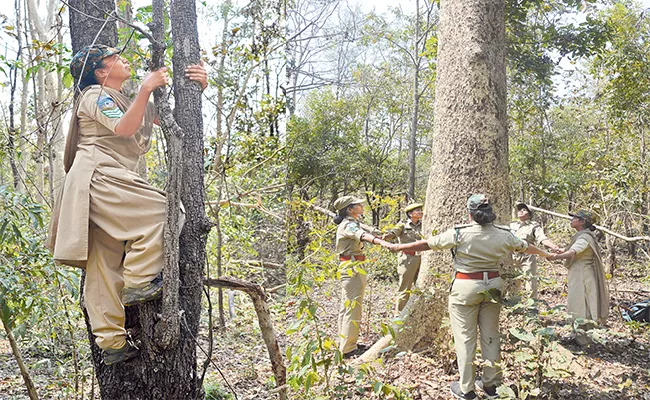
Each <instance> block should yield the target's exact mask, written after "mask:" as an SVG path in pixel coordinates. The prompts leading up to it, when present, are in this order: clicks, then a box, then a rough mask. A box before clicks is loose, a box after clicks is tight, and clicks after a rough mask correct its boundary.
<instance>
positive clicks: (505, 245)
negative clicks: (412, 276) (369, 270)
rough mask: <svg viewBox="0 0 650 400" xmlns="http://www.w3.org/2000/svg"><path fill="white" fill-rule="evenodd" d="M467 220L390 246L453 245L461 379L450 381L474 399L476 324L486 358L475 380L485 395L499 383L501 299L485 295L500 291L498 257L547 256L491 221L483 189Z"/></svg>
mask: <svg viewBox="0 0 650 400" xmlns="http://www.w3.org/2000/svg"><path fill="white" fill-rule="evenodd" d="M467 209H468V211H469V215H470V219H471V221H472V222H471V223H470V224H468V225H457V226H456V227H454V228H452V229H449V230H447V231H446V232H444V233H441V234H440V235H436V236H433V237H431V238H429V239H428V240H420V241H417V242H414V243H409V244H393V245H389V246H388V248H389V249H390V250H392V251H426V250H449V249H451V250H453V253H454V271H453V275H452V276H453V279H452V286H451V293H450V295H449V319H450V323H451V329H452V333H453V336H454V345H455V348H456V356H457V360H458V372H459V374H460V382H453V383H452V384H451V392H452V394H453V395H454V397H455V398H458V399H476V398H477V395H476V392H475V391H474V385H475V368H474V357H475V355H476V340H477V333H478V332H477V328H479V329H480V330H481V355H482V357H483V359H485V360H487V361H489V362H490V366H487V365H486V366H485V367H483V379H482V381H478V382H476V383H477V384H478V386H479V388H481V389H482V390H483V391H484V392H485V393H486V394H487V395H488V396H490V397H491V396H496V388H497V386H499V385H500V384H501V369H500V368H499V366H498V363H499V362H500V361H501V355H500V336H499V313H500V311H501V305H500V304H498V303H495V302H493V301H491V299H489V298H487V297H486V296H485V294H484V293H485V292H486V291H489V290H492V289H494V290H497V291H499V292H500V291H501V288H502V284H503V282H502V280H501V277H500V276H499V261H500V260H501V258H502V257H503V256H504V255H506V254H507V253H508V252H512V251H515V252H525V253H529V254H539V255H542V256H544V257H548V256H550V254H548V253H546V252H545V251H543V250H540V249H538V248H537V247H535V246H534V245H532V244H531V245H529V244H528V243H527V242H526V241H524V240H521V239H519V238H517V237H516V236H515V235H513V234H512V232H511V231H510V229H509V228H508V227H505V226H498V225H494V224H493V223H492V222H493V221H494V220H495V219H496V215H495V214H494V213H493V212H492V207H491V206H490V204H489V202H488V199H487V197H486V196H485V195H482V194H475V195H473V196H471V197H470V198H469V199H468V201H467Z"/></svg>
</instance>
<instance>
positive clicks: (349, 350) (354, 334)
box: [334, 196, 389, 357]
mask: <svg viewBox="0 0 650 400" xmlns="http://www.w3.org/2000/svg"><path fill="white" fill-rule="evenodd" d="M334 208H335V209H336V211H337V212H338V215H337V216H336V218H334V223H336V224H338V229H337V230H336V252H337V253H338V254H339V260H340V262H341V264H340V268H339V273H340V276H341V278H340V279H341V308H340V310H339V337H340V341H339V350H340V351H341V353H343V355H344V357H350V356H352V355H354V354H356V353H357V352H358V351H359V350H364V349H365V346H360V345H357V340H358V339H359V326H360V324H361V314H362V304H363V296H364V293H365V289H366V283H367V279H366V273H365V271H363V270H361V269H360V268H357V267H360V263H362V262H363V261H365V259H366V256H364V255H363V242H370V243H372V244H379V245H382V246H386V245H388V244H389V243H388V242H386V241H384V240H382V239H380V238H378V237H375V236H373V235H372V234H370V233H368V232H365V231H364V230H363V229H362V228H361V222H360V217H361V215H362V214H363V199H358V198H355V197H354V196H343V197H340V198H338V199H336V201H335V202H334Z"/></svg>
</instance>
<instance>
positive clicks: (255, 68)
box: [0, 0, 650, 398]
mask: <svg viewBox="0 0 650 400" xmlns="http://www.w3.org/2000/svg"><path fill="white" fill-rule="evenodd" d="M412 3H413V4H409V7H406V6H405V7H404V8H403V9H401V8H393V7H387V9H386V10H385V11H384V10H383V9H378V10H376V11H369V10H370V7H368V4H365V3H360V4H357V3H346V2H341V1H295V2H290V3H288V4H287V5H286V6H287V8H286V10H285V9H282V10H283V11H282V13H278V12H277V10H279V9H280V8H279V7H277V6H274V5H273V4H267V3H265V2H255V1H253V2H250V3H245V2H241V3H231V2H199V3H197V10H198V12H199V26H200V30H201V38H202V39H201V40H202V42H201V43H202V46H205V48H204V49H203V56H204V58H205V59H206V60H207V61H208V67H207V68H208V72H209V74H210V83H211V86H210V88H209V89H208V90H207V91H206V93H205V95H204V97H203V102H204V126H205V138H206V147H205V152H204V153H205V171H206V182H205V185H206V211H207V212H208V214H209V216H210V218H212V220H213V221H214V222H215V227H216V228H213V229H212V231H211V233H210V237H209V241H208V265H210V266H212V268H211V270H209V271H207V272H206V275H208V276H213V277H216V276H224V275H225V276H235V277H240V278H244V279H247V280H250V281H253V282H256V283H259V284H260V285H262V286H264V287H265V288H266V289H268V290H269V292H270V293H271V297H270V300H269V301H270V302H271V305H272V306H271V308H272V311H273V316H274V321H275V323H276V331H280V332H283V334H281V335H280V336H281V341H282V345H283V348H285V349H286V358H287V365H288V367H289V371H288V377H289V386H290V388H291V389H292V390H293V392H294V395H295V396H296V398H300V397H304V398H312V397H320V396H325V397H334V398H336V397H337V396H340V395H341V392H345V395H349V396H362V397H363V396H366V397H368V396H370V397H371V396H375V397H385V396H394V397H399V396H404V397H409V396H415V395H414V394H413V393H416V392H417V390H416V389H414V383H413V382H408V383H400V382H398V381H397V380H393V379H392V378H390V374H384V373H383V372H381V368H380V371H379V372H378V371H377V370H375V369H374V368H365V369H364V368H362V369H361V370H355V369H351V368H350V367H349V366H347V364H346V363H345V362H344V361H342V360H341V359H340V357H339V356H338V355H337V353H336V351H335V349H333V346H332V343H333V342H334V341H335V330H333V328H332V321H331V316H332V314H335V313H336V306H333V307H334V308H331V304H330V303H331V302H328V301H330V300H331V299H332V298H334V299H335V298H336V291H335V289H334V288H335V286H334V281H335V276H336V274H335V271H334V269H335V264H336V263H335V260H334V257H335V255H334V254H333V253H332V242H333V236H334V234H333V229H334V226H333V225H332V224H331V220H328V219H327V217H325V216H324V215H323V214H322V213H321V212H319V211H315V209H314V208H312V207H311V206H312V205H314V204H315V205H318V206H322V207H324V208H331V204H332V202H333V201H334V200H335V199H336V198H337V197H338V196H340V195H343V194H357V195H361V196H364V197H365V198H366V199H367V203H368V208H367V211H368V213H369V218H368V220H367V222H368V223H370V224H372V225H375V226H377V227H378V228H380V229H387V228H390V227H391V226H393V225H394V224H395V223H396V222H397V221H398V220H399V218H400V213H399V210H400V207H403V206H404V205H406V204H407V203H408V202H409V201H411V200H412V199H415V200H423V197H424V193H425V190H426V183H425V182H426V178H427V176H428V171H429V164H430V159H431V151H430V150H431V134H432V132H431V127H432V121H433V119H434V115H433V104H434V101H435V99H434V95H433V94H434V91H435V77H436V75H435V72H436V69H435V65H436V48H437V47H436V45H437V38H436V24H437V15H438V10H437V5H436V3H428V2H425V1H415V0H413V2H412ZM506 3H507V12H506V14H507V15H506V23H507V35H508V36H507V50H508V69H507V72H508V114H509V121H510V127H509V132H510V146H509V150H510V153H509V163H510V173H511V174H510V184H511V194H510V197H511V199H512V200H513V201H514V200H524V201H527V202H529V203H530V204H533V205H535V206H540V207H543V208H547V209H552V210H556V211H559V212H566V211H568V210H572V209H575V208H577V207H588V208H591V209H593V210H595V211H596V212H598V214H599V215H600V221H601V222H600V223H601V225H604V226H606V227H608V228H610V229H613V230H616V231H619V232H621V233H623V234H625V235H627V236H637V235H647V234H648V223H649V221H648V217H647V214H648V204H649V201H650V199H649V197H648V176H647V175H648V162H647V160H646V131H645V127H646V120H647V118H648V115H647V114H648V112H649V111H648V100H649V99H648V96H649V94H650V93H649V92H648V87H650V85H648V83H649V82H648V80H650V74H649V73H648V72H650V71H648V68H649V67H648V65H650V64H649V63H648V61H649V60H648V54H649V53H648V51H649V41H648V34H649V33H650V31H649V28H650V24H649V23H648V17H647V7H648V6H649V5H648V4H645V3H636V2H632V1H623V2H619V1H573V0H556V1H553V0H550V1H541V0H528V1H507V2H506ZM131 6H132V5H130V4H129V2H126V1H118V2H117V5H116V9H117V10H118V11H119V12H121V13H124V15H125V16H128V15H131V16H132V18H133V19H134V20H135V21H136V22H137V23H146V22H148V21H149V19H150V18H151V14H150V13H151V9H150V7H148V6H147V5H139V4H136V5H134V6H133V9H132V8H131ZM5 12H6V15H3V16H2V17H1V19H2V26H1V28H2V37H3V42H4V43H5V46H4V52H3V55H2V56H0V80H1V81H2V87H1V88H0V102H1V108H2V117H1V121H0V125H1V126H0V128H1V129H0V131H1V132H2V134H0V145H1V148H0V152H1V154H2V161H1V162H2V165H1V167H0V187H2V190H1V191H0V194H1V196H2V202H1V209H0V211H1V212H2V213H1V215H0V218H1V219H0V250H1V252H0V256H1V257H2V263H0V283H1V285H0V291H1V293H2V301H1V303H2V304H1V305H2V321H3V325H4V326H5V335H4V336H0V337H2V338H3V341H2V343H3V346H4V347H3V352H4V353H6V354H5V355H4V356H3V358H2V365H0V370H2V374H3V375H2V376H1V377H0V393H8V396H10V397H8V398H21V397H20V396H25V390H24V388H23V387H22V378H21V377H20V376H19V373H18V369H17V364H16V363H15V360H14V357H13V354H12V352H11V351H10V349H9V348H8V345H7V344H6V343H7V342H6V340H5V339H6V338H8V337H9V335H10V334H11V335H12V336H14V337H15V338H16V339H17V341H18V343H19V344H20V346H19V347H20V349H21V351H22V353H23V354H24V355H25V359H26V360H27V364H28V367H29V369H30V370H31V371H32V373H33V374H34V375H35V376H36V377H37V387H38V389H39V391H41V393H42V397H43V398H70V397H77V398H92V396H93V395H95V396H96V395H97V393H96V392H97V390H96V389H95V383H94V373H93V369H92V363H91V360H90V355H89V349H88V347H87V346H88V342H87V338H86V337H85V332H84V329H83V318H82V314H81V309H80V308H79V292H78V287H79V271H77V270H73V269H63V268H60V267H56V266H54V265H53V263H52V260H51V257H50V256H49V254H48V253H47V251H46V250H45V249H44V248H43V238H44V235H45V228H46V225H47V221H48V219H49V210H50V208H51V205H52V203H53V199H54V196H55V193H56V190H57V187H58V185H59V184H60V180H61V178H62V168H61V160H62V158H61V152H62V143H63V140H64V132H65V130H66V111H67V110H68V109H69V107H70V104H71V98H72V96H71V93H72V91H71V86H72V79H71V77H70V75H69V73H68V72H67V67H68V63H69V60H70V58H71V56H72V54H71V50H70V45H69V39H67V36H66V35H67V34H68V27H67V21H68V18H67V16H66V13H67V12H68V9H67V7H66V4H65V3H60V2H56V1H50V2H45V1H42V2H41V3H40V4H39V3H37V2H35V1H34V0H26V1H21V0H16V1H15V2H13V8H12V10H11V11H5ZM119 38H120V43H119V44H120V46H124V45H127V48H128V51H127V53H126V54H127V56H128V57H129V59H130V61H131V62H132V65H133V66H134V71H135V72H134V74H135V75H136V76H143V75H144V71H145V69H146V59H147V56H148V50H147V42H146V40H145V39H144V38H143V37H142V36H141V35H139V34H138V33H137V32H135V33H133V30H132V29H129V28H128V26H122V27H121V29H120V31H119ZM204 41H205V43H204ZM165 154H166V148H165V141H164V140H163V138H162V135H160V134H158V136H156V138H155V140H154V143H153V147H152V151H150V152H149V153H148V155H147V160H146V164H143V165H146V168H144V167H143V168H142V170H141V173H142V174H146V176H147V177H148V179H149V181H150V182H152V183H153V184H155V185H158V186H160V187H164V185H165V180H166V155H165ZM542 220H543V222H544V224H545V226H546V228H547V232H550V234H551V235H553V234H556V235H558V236H560V237H563V238H566V237H567V236H568V234H569V233H568V228H567V227H566V224H563V223H562V222H561V221H559V220H553V219H547V218H545V217H542ZM285 244H286V245H285ZM603 245H604V247H605V248H606V251H607V254H606V256H607V260H608V268H609V272H610V274H611V275H612V276H621V277H624V278H625V279H629V278H632V279H633V280H634V281H637V282H639V283H640V285H641V287H640V289H639V290H644V289H643V288H644V287H646V286H645V282H647V279H648V276H649V275H650V271H649V270H648V258H649V257H648V253H647V251H648V249H647V245H646V244H643V243H641V244H637V243H631V242H630V243H628V242H622V241H620V240H619V241H617V240H614V239H613V238H612V237H610V236H606V237H604V238H603ZM287 246H288V247H287ZM285 253H286V254H287V258H286V266H288V268H289V269H288V271H287V272H286V278H285V270H286V269H285ZM374 257H375V258H376V259H377V260H378V261H377V263H375V265H374V266H373V269H372V271H369V272H370V273H371V274H372V276H373V279H376V280H377V285H378V287H377V289H376V290H377V291H380V290H381V289H384V288H385V289H386V290H385V291H386V293H389V296H388V298H386V299H382V301H384V302H385V303H386V304H383V305H382V306H379V307H377V309H375V311H374V312H371V313H370V315H369V316H368V317H367V322H368V324H367V325H369V332H368V333H367V337H368V338H372V337H378V336H381V335H382V334H385V333H387V332H389V331H391V329H393V328H392V326H391V324H390V323H389V321H390V317H391V315H389V314H390V313H389V312H388V311H387V310H386V308H387V305H388V306H389V303H390V301H391V299H390V294H392V292H391V291H392V290H394V286H395V271H394V259H393V256H392V255H390V254H387V253H382V252H376V254H375V255H374ZM259 261H262V263H260V262H259ZM256 262H257V263H256ZM217 268H220V269H217ZM285 279H286V280H287V282H288V284H289V289H288V291H287V297H285V296H284V287H283V285H284V284H285ZM552 283H555V284H557V285H561V283H558V282H552ZM552 283H551V284H552ZM382 285H384V286H382ZM639 293H646V292H643V291H641V292H638V293H636V294H639ZM229 294H230V296H229V297H231V299H230V305H231V306H232V309H233V310H232V311H231V312H229V315H228V317H227V316H226V313H227V312H228V311H227V308H228V306H229V304H228V301H227V300H226V299H224V300H221V296H222V295H221V294H216V291H215V294H214V296H216V298H218V299H219V300H214V299H213V303H214V304H213V306H214V310H212V311H211V312H210V311H205V312H204V316H203V319H202V330H201V333H202V338H200V340H203V342H200V343H202V344H203V345H204V346H203V347H204V348H207V347H208V345H209V343H208V342H211V341H214V348H215V349H216V350H215V353H214V354H212V355H210V356H209V357H208V358H212V359H213V360H214V362H213V363H212V364H211V365H210V366H208V367H207V369H208V374H207V375H206V380H205V381H204V382H203V385H204V387H205V388H206V390H205V392H206V395H207V396H208V397H209V396H214V397H213V398H228V396H233V394H234V395H235V396H236V393H239V395H240V396H241V397H244V398H269V397H268V396H271V394H270V393H272V392H269V391H271V390H272V387H273V385H274V382H273V378H271V377H270V375H271V374H270V367H269V364H268V360H266V356H265V355H264V352H263V351H261V350H260V349H261V348H262V344H261V343H262V341H261V339H260V337H259V329H258V328H257V325H256V323H255V319H256V318H255V315H254V312H253V308H252V304H251V303H250V302H249V301H248V300H247V299H245V298H243V297H242V296H240V297H235V296H234V294H232V293H229ZM645 295H646V296H647V293H646V294H645ZM334 303H335V302H334ZM219 304H221V305H222V307H219ZM382 307H383V308H382ZM204 308H205V309H206V310H209V308H208V304H207V302H206V303H205V307H204ZM224 309H225V310H226V311H224ZM220 310H221V312H220ZM212 314H214V315H212ZM210 316H214V318H213V319H214V321H216V322H215V323H214V324H213V325H210V324H209V321H208V320H209V317H210ZM285 318H288V321H287V322H286V326H285ZM321 324H322V325H323V326H324V327H325V328H323V329H319V328H318V327H319V326H320V325H321ZM314 327H316V328H317V329H311V328H314ZM522 329H523V328H522ZM622 329H623V330H622V331H621V332H623V333H627V334H629V335H633V334H635V335H636V334H639V332H641V333H640V336H641V337H643V338H644V340H645V341H646V342H647V330H646V329H645V328H643V327H639V326H632V327H629V326H627V325H624V327H623V328H622ZM213 331H216V332H218V334H217V335H216V337H212V336H211V335H209V334H210V333H211V332H213ZM284 334H286V342H285V338H284ZM210 347H212V346H210ZM199 354H201V351H200V350H199ZM200 357H201V355H200ZM260 361H261V362H260ZM386 362H387V364H390V363H391V361H390V359H389V360H387V361H386ZM443 363H444V362H443ZM216 365H218V367H219V369H220V370H221V372H223V374H224V375H225V377H223V376H221V375H220V374H219V371H218V370H217V368H216V367H215V366H216ZM452 370H453V368H452ZM552 378H553V379H559V380H560V381H561V380H562V379H570V378H569V377H568V376H563V375H562V376H560V377H552ZM645 378H646V380H645V381H642V382H641V383H638V382H637V383H636V384H632V383H630V384H628V383H627V382H628V381H627V378H625V379H623V378H621V379H622V380H621V381H620V382H617V383H616V385H619V384H620V385H623V386H624V388H623V389H629V387H630V386H632V389H634V390H641V389H642V388H643V386H644V385H646V386H647V377H645ZM450 379H451V378H450ZM522 379H523V380H524V381H525V380H526V379H528V378H525V376H523V375H522ZM550 380H551V381H552V379H550ZM630 382H631V381H630ZM532 383H533V384H534V385H532V386H535V385H537V386H535V387H533V388H532V389H535V388H536V389H540V390H541V389H542V388H543V385H542V382H532ZM441 387H442V386H441ZM635 388H636V389H635ZM632 389H630V390H632ZM441 390H442V389H441ZM545 390H546V392H542V393H546V394H547V395H548V394H549V393H554V394H553V395H551V398H552V396H559V395H558V394H557V393H556V392H552V391H551V389H548V387H546V389H545ZM621 390H622V389H621ZM601 392H602V390H601ZM91 393H92V394H91ZM1 396H2V395H0V398H1ZM89 396H90V397H89ZM218 396H221V397H218ZM441 396H443V397H441V398H444V395H441ZM424 398H426V397H424ZM603 398H606V397H603ZM630 398H634V397H630Z"/></svg>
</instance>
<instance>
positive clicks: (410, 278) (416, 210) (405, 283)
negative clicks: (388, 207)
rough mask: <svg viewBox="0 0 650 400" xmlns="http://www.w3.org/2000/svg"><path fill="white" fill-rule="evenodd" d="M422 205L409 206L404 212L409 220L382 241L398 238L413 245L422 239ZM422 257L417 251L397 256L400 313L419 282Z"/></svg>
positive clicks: (399, 225) (386, 235)
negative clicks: (414, 286) (415, 284)
mask: <svg viewBox="0 0 650 400" xmlns="http://www.w3.org/2000/svg"><path fill="white" fill-rule="evenodd" d="M422 207H424V204H422V203H414V204H410V205H408V206H407V207H406V208H405V209H404V212H405V213H406V217H407V220H406V221H405V222H402V223H400V224H398V225H397V226H396V227H395V228H394V229H391V230H390V231H388V233H386V234H385V235H384V236H383V237H382V239H385V240H392V239H395V238H397V242H398V243H400V244H402V243H413V242H416V241H418V240H421V239H422V221H421V220H422ZM421 261H422V256H420V253H419V252H417V251H403V252H400V253H398V255H397V274H398V275H399V288H398V289H397V293H398V294H397V301H396V304H395V308H396V310H397V312H398V313H399V312H400V311H402V309H404V306H405V305H406V303H407V302H408V300H409V297H410V295H411V288H412V287H413V284H414V283H415V282H416V281H417V280H418V274H419V273H420V263H421Z"/></svg>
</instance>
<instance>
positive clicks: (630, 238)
mask: <svg viewBox="0 0 650 400" xmlns="http://www.w3.org/2000/svg"><path fill="white" fill-rule="evenodd" d="M528 208H530V209H531V210H532V211H539V212H542V213H544V214H548V215H553V216H554V217H559V218H564V219H571V218H573V217H571V216H570V215H565V214H560V213H556V212H554V211H549V210H545V209H543V208H539V207H535V206H531V205H528ZM594 226H595V227H596V229H598V230H599V231H602V232H604V233H607V234H608V235H612V236H614V237H615V238H618V239H621V240H624V241H626V242H638V241H641V240H647V241H650V236H634V237H627V236H623V235H621V234H620V233H616V232H613V231H611V230H609V229H607V228H605V227H604V226H600V225H595V224H594Z"/></svg>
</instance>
